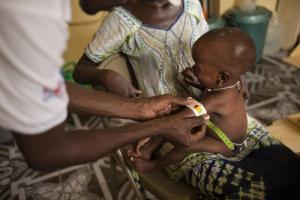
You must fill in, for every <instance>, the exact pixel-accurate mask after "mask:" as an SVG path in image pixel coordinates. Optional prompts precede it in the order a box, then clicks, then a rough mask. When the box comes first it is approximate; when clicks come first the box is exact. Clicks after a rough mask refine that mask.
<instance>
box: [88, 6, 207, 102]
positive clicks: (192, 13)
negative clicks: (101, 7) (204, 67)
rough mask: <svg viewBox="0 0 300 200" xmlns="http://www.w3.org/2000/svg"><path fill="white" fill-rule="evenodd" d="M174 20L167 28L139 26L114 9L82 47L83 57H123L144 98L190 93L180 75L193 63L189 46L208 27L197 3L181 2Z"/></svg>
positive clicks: (98, 59)
mask: <svg viewBox="0 0 300 200" xmlns="http://www.w3.org/2000/svg"><path fill="white" fill-rule="evenodd" d="M183 3H184V7H183V10H182V11H181V13H180V14H179V15H178V17H177V19H176V21H175V22H174V23H173V24H172V25H171V26H170V27H169V28H167V29H162V28H158V27H154V26H149V25H146V24H143V23H142V22H141V21H140V20H139V19H137V18H136V17H134V16H133V15H132V14H131V13H130V12H129V11H128V10H126V9H125V8H123V7H116V8H115V9H114V10H113V11H112V12H111V13H110V14H109V15H108V16H107V17H106V18H105V20H104V22H103V23H102V25H101V26H100V27H99V29H98V30H97V32H96V34H95V36H94V38H93V40H92V41H91V42H90V43H89V44H88V46H87V47H86V50H85V53H86V55H87V56H88V57H89V58H90V59H91V60H93V61H94V62H97V63H98V62H101V61H103V60H104V59H106V58H107V57H109V56H111V55H112V54H114V53H117V52H123V53H124V54H125V55H127V57H128V59H129V62H130V64H131V65H132V67H133V71H134V73H135V76H136V78H137V82H138V84H139V88H140V89H141V90H143V92H144V95H145V96H155V95H162V94H173V95H180V96H187V95H188V93H190V92H191V87H190V86H188V85H187V84H186V83H185V82H184V81H183V77H182V76H181V72H182V70H184V69H185V68H186V67H190V66H191V65H192V64H193V60H192V56H191V47H192V45H193V43H194V42H195V41H196V40H197V39H198V38H199V37H200V36H201V35H202V34H204V33H205V32H207V31H208V25H207V23H206V21H205V19H204V17H203V14H202V10H201V5H200V3H199V1H198V0H185V1H184V2H183Z"/></svg>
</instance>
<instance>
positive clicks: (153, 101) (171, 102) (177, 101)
mask: <svg viewBox="0 0 300 200" xmlns="http://www.w3.org/2000/svg"><path fill="white" fill-rule="evenodd" d="M134 101H135V103H136V107H137V108H138V112H139V113H140V117H139V118H138V120H147V119H152V118H156V117H161V116H164V115H167V114H170V113H171V111H173V110H176V108H178V106H180V105H182V106H183V105H187V103H188V100H187V99H185V98H182V97H176V96H172V95H161V96H155V97H149V98H143V99H135V100H134Z"/></svg>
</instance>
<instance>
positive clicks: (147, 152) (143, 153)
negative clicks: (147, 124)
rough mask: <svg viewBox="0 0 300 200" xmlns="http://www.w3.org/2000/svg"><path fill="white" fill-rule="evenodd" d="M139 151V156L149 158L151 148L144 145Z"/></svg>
mask: <svg viewBox="0 0 300 200" xmlns="http://www.w3.org/2000/svg"><path fill="white" fill-rule="evenodd" d="M140 152H141V156H140V158H143V159H144V160H150V159H151V156H152V152H153V150H152V149H151V148H147V147H144V148H142V149H140Z"/></svg>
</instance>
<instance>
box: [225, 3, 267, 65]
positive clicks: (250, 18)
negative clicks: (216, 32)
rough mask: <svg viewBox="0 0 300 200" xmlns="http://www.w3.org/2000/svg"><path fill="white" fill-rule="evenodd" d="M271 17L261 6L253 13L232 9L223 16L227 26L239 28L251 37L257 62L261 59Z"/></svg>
mask: <svg viewBox="0 0 300 200" xmlns="http://www.w3.org/2000/svg"><path fill="white" fill-rule="evenodd" d="M271 16H272V12H271V11H269V10H268V9H266V8H264V7H261V6H257V7H256V9H255V10H253V11H242V10H239V9H238V8H233V9H230V10H229V11H227V12H226V13H225V15H224V17H225V20H226V24H227V25H228V26H236V27H239V28H241V29H243V30H245V31H246V32H248V33H249V35H250V36H251V37H252V39H253V40H254V43H255V46H256V61H259V60H260V59H261V57H262V53H263V49H264V44H265V39H266V35H267V30H268V24H269V20H270V18H271Z"/></svg>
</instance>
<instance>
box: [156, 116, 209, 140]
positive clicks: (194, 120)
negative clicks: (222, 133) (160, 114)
mask: <svg viewBox="0 0 300 200" xmlns="http://www.w3.org/2000/svg"><path fill="white" fill-rule="evenodd" d="M208 119H209V117H208V115H203V116H200V117H195V116H193V117H191V116H187V114H186V111H183V112H180V113H177V114H174V115H170V116H167V117H164V118H161V119H160V121H159V123H158V127H159V128H160V127H161V129H162V130H167V131H165V132H164V133H165V134H163V135H162V137H164V138H165V139H167V140H169V141H171V142H175V143H178V144H181V145H184V146H189V145H191V144H192V143H193V142H194V141H193V138H192V134H191V133H192V129H193V128H195V127H203V126H205V125H206V123H207V121H208ZM165 127H168V128H167V129H166V128H165ZM198 132H201V133H202V134H204V132H205V128H202V129H199V130H198ZM198 134H199V133H198Z"/></svg>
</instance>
